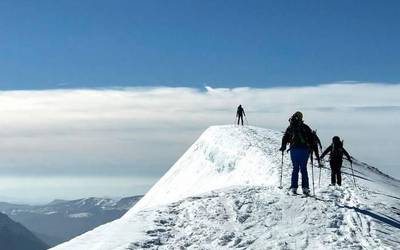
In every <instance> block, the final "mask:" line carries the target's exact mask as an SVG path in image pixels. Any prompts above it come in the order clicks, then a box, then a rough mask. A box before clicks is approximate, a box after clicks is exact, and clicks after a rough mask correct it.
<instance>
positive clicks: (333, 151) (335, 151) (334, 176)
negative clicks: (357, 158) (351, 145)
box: [321, 136, 352, 186]
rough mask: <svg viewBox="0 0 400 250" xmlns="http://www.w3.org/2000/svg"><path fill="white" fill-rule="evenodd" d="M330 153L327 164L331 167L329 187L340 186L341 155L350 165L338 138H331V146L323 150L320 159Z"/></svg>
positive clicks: (349, 158) (348, 156) (347, 155)
mask: <svg viewBox="0 0 400 250" xmlns="http://www.w3.org/2000/svg"><path fill="white" fill-rule="evenodd" d="M328 153H330V159H329V163H330V165H331V185H333V186H334V185H336V183H337V184H338V185H339V186H341V185H342V173H341V168H342V163H343V155H345V156H346V158H347V160H348V161H349V162H350V163H352V160H351V157H350V155H349V153H347V151H346V150H345V149H344V148H343V142H342V141H341V140H340V138H339V136H334V137H333V138H332V144H331V145H330V146H329V147H328V148H327V149H325V151H324V152H323V153H322V155H321V159H323V158H324V157H325V155H326V154H328Z"/></svg>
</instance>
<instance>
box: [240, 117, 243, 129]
mask: <svg viewBox="0 0 400 250" xmlns="http://www.w3.org/2000/svg"><path fill="white" fill-rule="evenodd" d="M240 119H242V126H243V115H241V116H240Z"/></svg>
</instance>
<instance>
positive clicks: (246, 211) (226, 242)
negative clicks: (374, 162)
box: [54, 126, 400, 250]
mask: <svg viewBox="0 0 400 250" xmlns="http://www.w3.org/2000/svg"><path fill="white" fill-rule="evenodd" d="M281 136H282V134H281V133H279V132H275V131H271V130H267V129H262V128H256V127H234V126H215V127H211V128H209V129H208V130H206V132H204V134H203V135H202V136H201V137H200V138H199V139H198V140H197V141H196V142H195V143H194V144H193V145H192V146H191V147H190V148H189V150H188V151H187V152H186V153H185V154H184V155H183V156H182V157H181V158H180V159H179V160H178V161H177V162H176V164H175V165H174V166H173V167H172V168H171V169H170V170H169V171H168V172H167V173H166V174H165V176H164V177H162V178H161V179H160V181H159V182H158V183H157V184H156V185H154V187H153V188H152V189H151V190H150V191H149V192H148V193H147V194H146V195H145V197H144V198H142V199H141V200H140V202H139V203H137V204H136V205H135V206H134V207H133V208H132V209H131V210H130V211H129V212H128V213H127V214H125V215H124V216H123V217H122V218H121V219H119V220H116V221H114V222H111V223H108V224H105V225H103V226H100V227H98V228H96V229H94V230H93V231H90V232H88V233H86V234H83V235H81V236H79V237H77V238H75V239H73V240H71V241H69V242H67V243H64V244H62V245H59V246H57V247H55V248H54V249H56V250H61V249H74V250H79V249H82V250H83V249H84V250H91V249H93V250H94V249H101V250H105V249H231V248H239V249H395V248H396V247H398V246H399V244H400V242H399V239H400V221H399V219H398V218H399V216H400V210H399V207H400V197H399V191H400V182H399V181H398V180H396V179H393V178H391V177H389V176H386V175H384V174H382V173H381V172H379V171H377V170H376V169H375V168H372V167H370V166H368V165H366V164H362V163H359V162H355V164H354V171H355V175H356V177H357V178H356V179H357V185H358V188H355V187H354V184H353V180H352V178H351V176H350V174H349V173H351V171H350V169H349V166H348V165H346V164H345V165H344V169H343V172H344V173H343V175H344V177H343V182H344V185H343V186H342V187H328V184H329V182H330V174H329V171H328V169H326V168H323V169H321V174H322V175H321V187H319V186H318V183H317V182H316V190H315V193H316V196H315V197H308V198H303V197H302V196H301V195H298V196H291V195H288V194H287V190H286V188H287V187H288V185H289V180H290V172H291V171H290V170H291V165H290V162H289V158H288V156H287V155H286V156H285V158H284V166H283V180H284V185H286V188H284V189H278V188H277V186H278V184H279V173H280V167H281V165H280V164H281V154H280V152H279V151H278V148H279V146H280V138H281ZM309 172H310V178H311V166H310V169H309ZM318 174H319V170H318V169H317V168H314V176H315V180H318Z"/></svg>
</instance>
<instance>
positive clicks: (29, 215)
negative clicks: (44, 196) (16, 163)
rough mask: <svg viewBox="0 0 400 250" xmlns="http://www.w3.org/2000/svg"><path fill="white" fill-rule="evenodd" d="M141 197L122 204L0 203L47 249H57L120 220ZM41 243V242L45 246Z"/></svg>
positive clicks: (105, 201)
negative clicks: (65, 243)
mask: <svg viewBox="0 0 400 250" xmlns="http://www.w3.org/2000/svg"><path fill="white" fill-rule="evenodd" d="M141 197H142V196H132V197H126V198H122V199H119V200H116V199H110V198H94V197H92V198H86V199H78V200H70V201H68V200H54V201H52V202H50V203H49V204H46V205H35V206H33V205H20V204H12V203H6V202H0V212H2V213H4V214H6V215H8V216H9V217H10V218H11V219H12V220H14V221H16V222H19V223H21V224H22V225H24V226H25V227H26V228H27V229H29V230H30V231H32V232H33V233H34V234H35V235H36V236H37V237H38V238H39V239H40V240H41V241H43V242H45V243H46V244H47V245H49V246H55V245H57V244H59V243H62V242H64V241H67V240H69V239H71V238H74V237H75V236H78V235H80V234H82V233H85V232H87V231H89V230H91V229H93V228H95V227H97V226H99V225H102V224H104V223H107V222H110V221H113V220H115V219H118V218H120V217H121V216H122V215H123V214H125V212H126V211H128V210H129V209H130V208H131V207H133V205H135V204H136V202H138V201H139V200H140V198H141ZM4 216H5V215H4ZM10 221H11V220H10ZM0 223H1V222H0ZM18 225H19V224H18ZM0 226H1V224H0ZM26 231H28V230H26ZM28 232H29V231H28ZM3 234H4V233H3V232H0V246H3V245H2V244H1V238H2V237H3ZM33 237H34V236H33V235H32V238H33ZM40 240H38V242H40V243H42V244H44V243H43V242H41V241H40ZM44 245H45V244H44ZM38 246H40V244H38ZM6 249H7V250H8V249H11V248H6ZM18 249H25V248H18ZM34 249H45V247H44V248H43V247H42V248H39V247H38V248H29V250H34Z"/></svg>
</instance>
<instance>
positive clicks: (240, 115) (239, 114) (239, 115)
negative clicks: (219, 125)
mask: <svg viewBox="0 0 400 250" xmlns="http://www.w3.org/2000/svg"><path fill="white" fill-rule="evenodd" d="M243 116H246V113H245V112H244V109H243V107H242V105H241V104H240V105H239V107H238V108H237V111H236V118H237V125H239V122H240V120H241V121H242V126H243Z"/></svg>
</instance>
